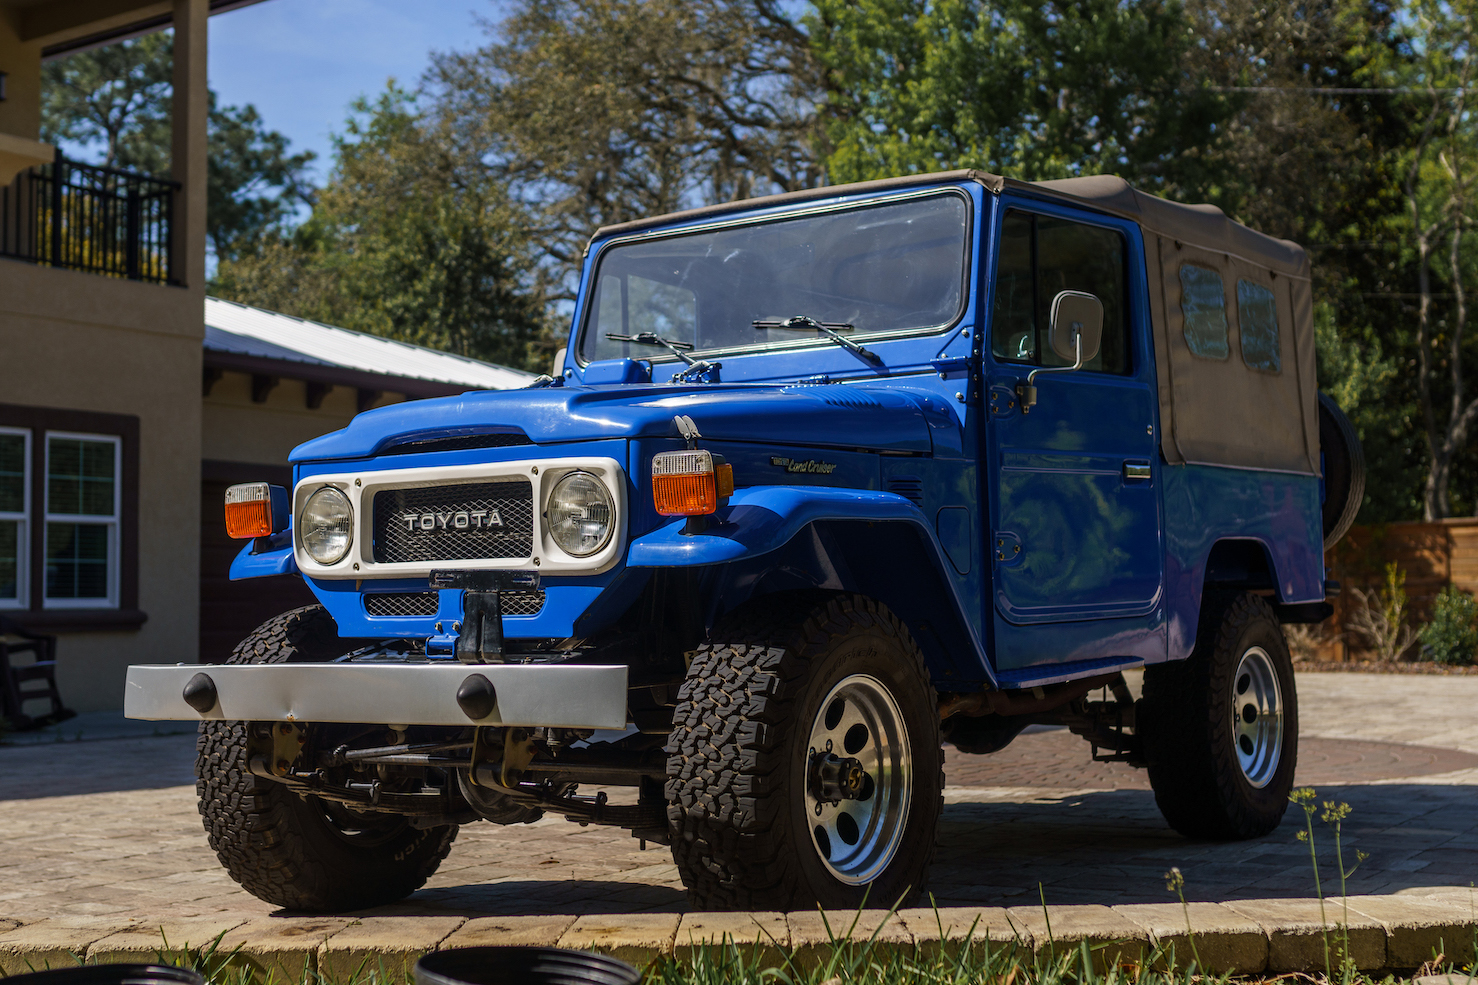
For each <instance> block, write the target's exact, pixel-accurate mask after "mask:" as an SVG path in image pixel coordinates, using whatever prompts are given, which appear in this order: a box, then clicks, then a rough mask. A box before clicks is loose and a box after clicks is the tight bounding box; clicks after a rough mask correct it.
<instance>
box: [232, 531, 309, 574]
mask: <svg viewBox="0 0 1478 985" xmlns="http://www.w3.org/2000/svg"><path fill="white" fill-rule="evenodd" d="M256 546H257V542H256V541H254V540H249V541H247V542H246V544H245V545H243V546H242V548H241V553H240V554H237V555H236V559H235V560H234V561H232V562H231V580H232V581H241V580H242V579H245V578H266V577H267V576H268V575H295V574H297V573H298V562H297V559H296V558H294V557H293V549H292V545H291V544H288V545H287V546H286V547H279V548H277V549H275V550H266V551H263V552H261V553H260V554H254V553H252V551H253V549H254V548H255V547H256Z"/></svg>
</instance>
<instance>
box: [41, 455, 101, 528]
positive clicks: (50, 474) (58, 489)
mask: <svg viewBox="0 0 1478 985" xmlns="http://www.w3.org/2000/svg"><path fill="white" fill-rule="evenodd" d="M115 447H116V446H115V445H114V444H113V443H112V442H111V441H87V440H85V439H82V438H49V439H48V443H47V452H48V453H47V466H46V468H47V476H46V509H47V512H49V513H70V514H77V513H81V514H86V515H89V516H112V515H113V479H114V477H113V458H114V448H115Z"/></svg>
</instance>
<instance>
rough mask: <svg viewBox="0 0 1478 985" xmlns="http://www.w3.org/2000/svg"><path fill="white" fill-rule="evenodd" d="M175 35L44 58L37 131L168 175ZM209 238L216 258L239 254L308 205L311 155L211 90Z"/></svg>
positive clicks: (128, 166)
mask: <svg viewBox="0 0 1478 985" xmlns="http://www.w3.org/2000/svg"><path fill="white" fill-rule="evenodd" d="M173 57H174V39H173V35H172V34H169V33H159V34H147V35H144V36H143V37H141V38H138V39H135V40H133V41H124V42H120V43H118V44H112V45H106V46H104V47H102V48H94V49H92V50H90V51H84V52H79V53H78V54H75V55H69V56H67V57H66V58H61V59H58V60H56V61H54V62H48V63H47V64H46V66H45V67H44V69H43V74H42V134H43V136H44V137H45V138H46V139H47V140H51V141H59V140H61V141H70V142H73V143H78V144H82V145H84V146H93V147H98V148H99V150H100V152H101V157H102V160H101V161H100V162H99V163H101V164H104V165H106V166H108V167H115V168H122V169H125V170H131V171H138V172H141V173H144V174H152V175H164V176H167V175H168V174H169V173H170V132H171V126H170V122H171V121H170V108H171V104H172V95H173V94H172V85H171V76H172V71H173V68H172V65H173ZM208 134H209V136H208V140H209V144H210V150H209V159H208V161H209V164H208V171H207V190H206V201H207V205H206V235H207V237H208V239H209V242H210V247H211V250H212V252H214V253H215V255H216V257H217V259H229V258H231V257H233V256H236V255H237V254H238V253H239V252H241V251H242V250H243V249H247V248H249V244H252V243H255V242H256V241H257V240H258V239H259V238H261V237H262V236H263V235H264V234H265V233H266V232H267V231H269V230H273V229H276V228H278V227H280V226H282V225H283V224H284V223H285V222H287V221H288V220H289V219H291V218H292V217H293V215H294V214H295V213H296V211H297V209H298V206H299V205H300V204H305V203H306V204H311V202H312V196H313V191H312V186H311V185H310V183H309V181H308V178H307V167H308V165H309V163H310V162H312V161H313V159H314V156H315V155H314V154H313V152H312V151H304V152H302V153H298V154H291V153H289V151H288V143H289V141H288V139H287V137H285V136H283V135H282V134H281V133H278V132H277V131H274V130H268V129H266V127H265V125H264V123H263V121H262V118H261V115H260V114H259V113H258V112H257V110H256V108H255V107H253V106H250V105H247V106H226V107H220V106H218V105H217V104H216V95H215V93H214V92H212V93H211V94H210V116H209V130H208Z"/></svg>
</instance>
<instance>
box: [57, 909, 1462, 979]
mask: <svg viewBox="0 0 1478 985" xmlns="http://www.w3.org/2000/svg"><path fill="white" fill-rule="evenodd" d="M884 926H886V923H885V924H884ZM941 929H942V928H941ZM972 930H973V928H972ZM855 931H856V923H855V922H854V923H853V924H852V926H850V927H849V926H829V927H828V933H829V934H830V935H831V937H832V941H831V942H830V944H829V945H825V946H822V947H820V948H807V949H805V950H804V951H800V952H797V951H790V950H788V949H785V948H778V947H776V945H775V944H774V942H773V941H765V940H762V941H759V942H755V943H748V942H746V943H733V942H725V943H723V944H714V945H709V946H704V947H701V948H697V949H695V950H694V952H693V953H692V954H691V956H689V957H687V958H684V959H677V958H672V957H664V958H659V959H657V960H656V961H653V962H652V963H651V964H649V965H648V966H647V967H646V968H644V969H642V972H643V981H642V985H1273V983H1280V985H1282V983H1288V985H1401V983H1405V982H1409V981H1410V980H1411V978H1412V977H1415V976H1416V975H1422V974H1428V975H1430V974H1449V973H1450V974H1453V975H1454V976H1455V977H1457V978H1458V979H1459V980H1461V979H1462V977H1465V976H1467V975H1471V974H1473V972H1474V969H1473V968H1471V967H1459V966H1454V965H1453V964H1452V963H1451V962H1445V961H1444V960H1443V959H1442V956H1441V955H1434V956H1433V960H1432V961H1430V962H1428V964H1427V965H1425V966H1424V967H1422V968H1420V969H1416V971H1415V972H1414V974H1412V975H1405V976H1399V975H1389V974H1388V975H1381V976H1372V975H1369V974H1365V973H1362V972H1359V971H1356V970H1355V969H1353V968H1352V967H1350V966H1349V965H1348V964H1345V965H1344V966H1343V967H1338V966H1336V968H1335V969H1334V974H1333V975H1329V974H1319V973H1316V974H1286V975H1249V976H1242V975H1235V974H1204V973H1202V972H1201V971H1200V970H1199V969H1198V968H1197V966H1196V959H1195V958H1194V957H1193V956H1191V955H1184V956H1182V955H1178V954H1176V953H1175V951H1174V949H1173V948H1170V949H1164V948H1151V949H1147V950H1144V951H1143V952H1141V950H1140V949H1141V948H1142V947H1146V946H1145V945H1143V944H1142V943H1136V942H1124V947H1123V949H1122V954H1125V955H1132V958H1124V957H1121V956H1120V955H1121V949H1120V947H1119V946H1118V945H1106V946H1100V947H1090V946H1089V945H1087V944H1073V945H1061V946H1052V945H1051V944H1050V942H1049V944H1048V946H1047V947H1043V948H1040V949H1039V950H1038V951H1037V952H1036V953H1033V950H1032V949H1031V948H1030V947H1028V946H1027V945H1026V944H1025V943H1024V942H1023V941H1022V940H1021V939H1020V938H1017V939H1015V940H1011V939H1007V940H1004V941H999V942H996V941H992V942H990V943H987V942H985V941H984V940H975V939H974V935H973V934H971V933H967V934H962V935H959V939H960V941H961V942H965V941H969V942H971V943H970V944H968V945H965V944H963V943H961V944H960V945H959V946H955V947H949V946H946V947H943V948H940V947H938V946H935V947H927V948H918V947H907V948H904V947H897V946H890V945H886V944H884V943H882V942H880V941H879V940H878V939H877V934H876V933H875V934H873V935H872V936H858V935H856V933H855ZM940 936H941V937H943V936H944V935H943V934H942V933H941V934H940ZM982 936H983V935H982ZM161 943H162V946H161V947H160V949H159V951H158V952H157V953H156V955H155V960H156V961H157V962H158V963H160V964H170V965H175V966H179V967H188V968H194V969H196V970H197V971H199V972H201V974H202V975H203V976H204V977H205V980H206V982H207V985H403V983H405V982H406V981H407V980H408V979H409V978H410V970H409V968H401V967H399V966H398V965H397V966H395V967H387V966H386V965H385V964H384V963H383V962H366V963H365V964H364V965H362V966H361V967H360V968H359V969H358V970H357V971H356V972H355V973H354V974H352V975H349V976H344V977H337V976H324V975H320V974H318V973H317V972H316V971H312V970H309V969H305V971H304V973H303V974H302V975H300V976H297V977H295V978H294V979H293V980H290V981H284V980H283V979H282V978H280V977H272V978H268V977H267V976H265V975H263V974H262V973H261V972H260V970H259V969H257V968H256V967H255V966H253V965H252V964H251V963H249V962H247V961H246V960H244V958H243V957H242V956H241V955H239V954H237V953H236V952H234V951H225V950H222V949H221V948H220V947H219V940H217V941H215V942H213V943H210V944H207V945H206V946H204V947H199V948H192V947H188V946H187V947H181V948H174V947H170V946H169V944H168V942H167V941H162V942H161ZM777 956H778V961H777V960H776V959H777ZM37 970H39V969H37Z"/></svg>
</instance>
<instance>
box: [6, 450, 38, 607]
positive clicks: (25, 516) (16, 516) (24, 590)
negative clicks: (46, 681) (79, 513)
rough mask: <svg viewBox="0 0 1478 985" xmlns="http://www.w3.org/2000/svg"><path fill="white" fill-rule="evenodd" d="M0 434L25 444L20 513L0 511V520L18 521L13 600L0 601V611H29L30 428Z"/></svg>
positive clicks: (22, 463)
mask: <svg viewBox="0 0 1478 985" xmlns="http://www.w3.org/2000/svg"><path fill="white" fill-rule="evenodd" d="M0 434H18V435H20V436H21V439H22V440H23V441H24V442H25V448H24V451H23V454H24V456H25V457H24V459H23V460H22V462H21V483H22V489H21V511H20V512H19V513H12V512H9V511H0V520H3V521H10V520H14V521H17V524H16V544H15V553H16V558H15V563H16V565H17V567H18V568H19V570H18V571H17V572H16V584H15V589H16V591H15V598H13V599H7V598H0V609H5V610H11V609H28V608H30V606H31V592H30V588H31V585H30V581H31V429H30V428H12V427H0Z"/></svg>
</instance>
